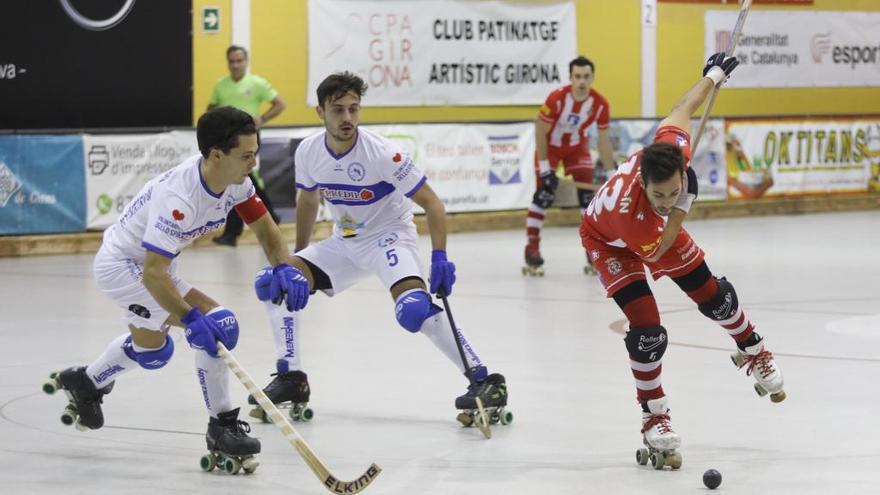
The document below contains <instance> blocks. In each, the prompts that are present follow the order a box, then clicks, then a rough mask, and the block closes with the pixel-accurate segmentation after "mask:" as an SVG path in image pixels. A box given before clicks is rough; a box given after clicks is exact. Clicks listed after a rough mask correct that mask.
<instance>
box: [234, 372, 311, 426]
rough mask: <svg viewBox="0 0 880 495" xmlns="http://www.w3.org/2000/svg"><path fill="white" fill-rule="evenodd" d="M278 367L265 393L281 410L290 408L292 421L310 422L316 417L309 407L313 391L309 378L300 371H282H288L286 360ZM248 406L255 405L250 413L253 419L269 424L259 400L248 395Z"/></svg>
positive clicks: (264, 390)
mask: <svg viewBox="0 0 880 495" xmlns="http://www.w3.org/2000/svg"><path fill="white" fill-rule="evenodd" d="M282 363H283V364H282ZM277 366H278V372H277V373H272V376H274V377H275V379H273V380H272V381H271V382H269V384H268V385H266V388H264V389H263V392H264V393H265V394H266V397H268V398H269V400H271V401H272V403H273V404H275V405H276V406H278V408H279V409H283V408H289V409H290V412H289V413H288V415H289V416H290V419H292V420H294V421H310V420H311V419H312V418H313V417H314V416H315V412H314V411H312V408H310V407H309V395H311V390H310V389H309V380H308V376H307V375H306V374H305V373H303V372H302V371H298V370H297V371H282V370H286V369H287V362H286V361H284V360H279V361H278V365H277ZM248 404H252V405H254V408H253V409H252V410H251V412H250V413H249V414H250V416H251V417H252V418H255V419H259V420H260V421H262V422H263V423H268V422H269V417H268V416H267V415H266V411H264V410H263V408H262V407H260V406H259V405H257V400H256V399H254V397H253V396H252V395H248Z"/></svg>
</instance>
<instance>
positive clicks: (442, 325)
mask: <svg viewBox="0 0 880 495" xmlns="http://www.w3.org/2000/svg"><path fill="white" fill-rule="evenodd" d="M419 332H421V333H422V334H423V335H424V336H425V337H428V340H430V341H431V342H432V343H433V344H434V345H435V346H436V347H437V348H438V349H440V351H441V352H443V354H444V355H446V357H447V358H448V359H449V360H450V361H452V363H453V364H454V365H455V366H456V367H457V368H458V370H459V371H461V372H462V373H464V372H465V369H464V366H463V365H462V363H461V355H459V353H458V346H457V345H455V339H454V338H453V337H452V325H450V323H449V318H447V317H446V312H445V311H440V312H439V313H437V314H435V315H434V316H430V317H428V319H427V320H425V321H424V322H422V327H421V328H420V329H419ZM458 336H459V338H460V339H461V348H462V350H464V356H465V358H466V359H467V362H468V368H473V367H475V366H482V364H483V363H482V361H480V357H479V356H477V352H476V351H474V349H473V347H471V345H470V344H469V343H468V341H467V339H466V338H465V337H464V335H463V334H462V333H461V329H459V331H458Z"/></svg>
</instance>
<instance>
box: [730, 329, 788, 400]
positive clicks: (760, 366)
mask: <svg viewBox="0 0 880 495" xmlns="http://www.w3.org/2000/svg"><path fill="white" fill-rule="evenodd" d="M730 359H731V361H733V364H734V366H736V367H737V368H743V367H745V368H746V375H751V376H752V377H754V379H755V392H757V393H758V395H760V396H761V397H764V396H765V395H767V394H770V400H771V401H772V402H782V401H784V400H785V390H783V389H782V385H783V380H782V372H781V371H780V370H779V368H778V367H777V366H776V361H775V360H774V359H773V354H771V353H770V351H768V350H766V349H765V348H764V339H763V338H760V339H759V340H758V342H757V343H756V344H754V345H751V346H748V347H746V348H745V349H741V350H737V352H734V353H733V354H731V355H730Z"/></svg>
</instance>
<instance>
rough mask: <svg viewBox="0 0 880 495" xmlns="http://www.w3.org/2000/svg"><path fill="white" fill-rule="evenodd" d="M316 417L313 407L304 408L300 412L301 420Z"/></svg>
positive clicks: (309, 419)
mask: <svg viewBox="0 0 880 495" xmlns="http://www.w3.org/2000/svg"><path fill="white" fill-rule="evenodd" d="M314 417H315V411H313V410H312V408H311V407H306V408H303V410H302V411H300V412H299V419H300V421H311V420H312V418H314Z"/></svg>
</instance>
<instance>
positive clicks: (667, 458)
mask: <svg viewBox="0 0 880 495" xmlns="http://www.w3.org/2000/svg"><path fill="white" fill-rule="evenodd" d="M666 402H667V401H666V397H661V398H659V399H652V400H649V401H648V402H647V403H646V404H643V405H642V409H643V411H642V443H644V444H645V446H644V447H642V448H641V449H639V450H637V451H636V462H638V463H639V464H640V465H642V466H644V465H645V464H647V463H648V462H649V461H650V462H651V467H653V468H654V469H663V468H664V467H665V466H669V467H670V468H671V469H678V468H680V467H681V454H680V453H678V452H676V451H675V449H677V448H679V447H681V437H679V436H678V433H676V432H674V431H673V430H672V425H671V424H669V408H667V407H666Z"/></svg>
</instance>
